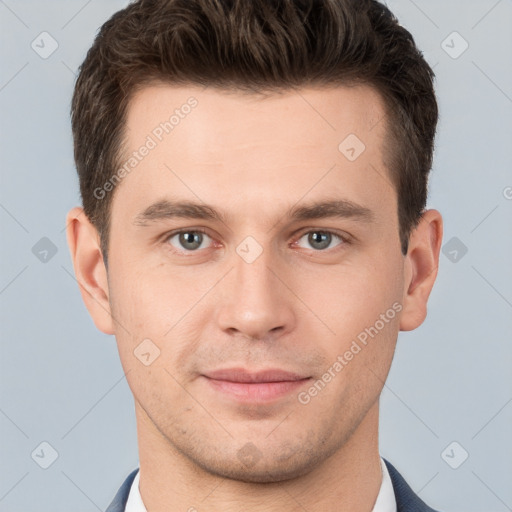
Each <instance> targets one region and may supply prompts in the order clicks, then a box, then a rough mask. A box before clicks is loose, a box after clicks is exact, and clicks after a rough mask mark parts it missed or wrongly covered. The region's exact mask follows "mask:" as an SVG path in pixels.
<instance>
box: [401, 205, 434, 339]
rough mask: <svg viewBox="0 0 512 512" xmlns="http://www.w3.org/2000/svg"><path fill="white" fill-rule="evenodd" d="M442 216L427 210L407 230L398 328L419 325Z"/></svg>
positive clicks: (430, 284) (431, 277)
mask: <svg viewBox="0 0 512 512" xmlns="http://www.w3.org/2000/svg"><path fill="white" fill-rule="evenodd" d="M442 238H443V219H442V217H441V214H440V213H439V212H438V211H437V210H427V211H425V212H424V213H423V215H422V218H421V220H420V222H419V224H418V226H417V227H416V229H415V230H414V231H413V232H412V233H411V236H410V239H409V250H408V252H407V255H406V256H405V262H404V272H405V279H404V295H403V306H404V309H403V312H402V316H401V318H400V330H401V331H411V330H413V329H416V328H417V327H419V326H420V325H421V324H422V323H423V322H424V320H425V318H426V316H427V302H428V297H429V295H430V292H431V291H432V288H433V286H434V282H435V280H436V277H437V269H438V266H439V252H440V249H441V242H442Z"/></svg>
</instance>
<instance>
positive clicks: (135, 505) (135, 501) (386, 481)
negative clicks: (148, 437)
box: [125, 457, 396, 512]
mask: <svg viewBox="0 0 512 512" xmlns="http://www.w3.org/2000/svg"><path fill="white" fill-rule="evenodd" d="M380 464H381V467H382V482H381V484H380V490H379V494H378V496H377V500H376V501H375V505H374V506H373V509H372V512H396V499H395V491H394V490H393V484H392V483H391V477H390V476H389V471H388V468H387V466H386V463H385V462H384V461H383V460H382V457H381V459H380ZM139 480H140V470H139V471H138V472H137V474H136V475H135V478H134V480H133V483H132V486H131V487H130V494H129V495H128V501H127V502H126V508H125V512H147V510H146V507H145V506H144V503H143V502H142V498H141V496H140V492H139Z"/></svg>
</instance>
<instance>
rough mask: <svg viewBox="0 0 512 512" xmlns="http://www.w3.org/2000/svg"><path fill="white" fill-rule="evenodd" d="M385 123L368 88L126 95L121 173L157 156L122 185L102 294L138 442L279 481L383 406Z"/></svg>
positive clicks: (387, 246)
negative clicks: (152, 439)
mask: <svg viewBox="0 0 512 512" xmlns="http://www.w3.org/2000/svg"><path fill="white" fill-rule="evenodd" d="M191 96H193V97H194V98H195V100H197V104H196V103H195V102H193V103H194V106H193V107H191V108H187V107H185V108H182V106H183V105H185V104H187V100H188V98H190V97H191ZM176 109H178V110H179V113H181V115H179V113H178V114H176V115H177V118H179V121H176V118H175V119H174V120H173V123H174V126H173V128H172V131H171V130H170V129H169V126H167V130H168V131H169V133H166V131H165V130H164V129H163V128H162V126H160V123H165V122H166V121H168V120H169V118H170V116H171V115H172V114H173V112H174V111H175V110H176ZM383 118H384V107H383V104H382V102H381V100H380V97H379V96H378V94H377V93H376V92H374V91H373V90H372V89H371V88H368V87H363V86H360V87H353V88H345V87H340V88H330V89H324V90H315V89H302V90H300V91H298V92H293V91H289V92H286V93H283V94H281V95H272V96H270V97H267V98H264V99H262V98H257V97H256V96H249V95H242V94H235V93H232V94H227V93H226V92H220V91H215V90H213V89H206V90H201V89H199V88H193V87H183V88H177V87H170V86H152V87H148V88H145V89H143V90H141V91H139V93H137V95H136V96H135V97H134V98H133V99H132V101H131V103H130V107H129V111H128V116H127V131H126V146H125V153H124V156H123V160H122V162H123V163H124V162H126V161H127V160H128V159H129V158H130V156H131V155H132V153H133V152H134V151H139V148H140V147H141V146H143V145H146V146H147V147H149V148H150V149H149V150H148V151H147V155H146V156H144V157H141V155H140V152H139V157H138V158H140V161H139V160H137V164H136V165H134V166H133V168H132V169H131V170H130V172H128V173H126V176H125V177H124V178H123V179H122V181H121V182H120V184H119V185H117V187H116V189H115V191H114V192H115V194H114V197H113V202H112V216H111V231H110V240H109V273H108V278H109V281H108V282H109V302H110V306H111V311H112V316H113V318H114V319H115V335H116V338H117V343H118V348H119V353H120V356H121V361H122V364H123V367H124V370H125V372H127V380H128V382H129V385H130V387H131V390H132V392H133V394H134V397H135V401H136V411H137V417H138V420H139V425H138V427H139V434H141V430H142V431H143V432H142V435H147V436H151V435H155V434H156V435H159V436H160V435H161V436H164V438H165V439H166V441H167V442H168V443H169V448H170V450H173V451H174V452H176V453H178V452H179V453H180V454H181V455H183V456H185V457H187V458H188V459H189V460H191V461H193V462H194V463H195V464H197V465H198V466H200V467H202V468H203V469H205V470H207V471H209V472H211V473H214V474H218V475H223V476H228V477H232V478H238V479H241V480H245V481H279V480H283V479H286V478H291V477H294V476H298V475H302V474H305V473H307V472H309V471H311V469H312V468H314V467H315V465H317V464H319V463H320V462H322V461H324V460H326V459H327V458H328V457H329V456H331V455H332V454H333V453H335V452H336V451H338V450H339V449H340V448H341V447H342V446H343V445H344V444H345V443H346V442H347V441H348V440H349V439H350V437H351V435H352V434H353V433H354V432H356V431H357V429H358V428H359V427H360V426H361V425H363V424H364V421H365V417H366V418H368V413H369V412H371V411H373V412H375V411H376V410H377V404H378V397H379V394H380V392H381V389H382V386H383V382H384V380H385V378H386V376H387V373H388V370H389V367H390V364H391V360H392V356H393V351H394V347H395V343H396V338H397V334H398V331H399V328H400V316H401V313H400V310H401V301H402V300H403V296H404V257H403V255H402V254H401V252H400V240H399V236H398V233H399V230H398V217H397V196H396V191H395V189H394V188H393V187H392V186H391V184H390V179H389V173H388V171H387V169H386V168H385V167H384V164H383V157H382V154H383V144H384V133H385V132H384V130H385V124H386V123H385V120H383V122H378V121H379V120H380V119H383ZM159 127H160V129H158V128H159ZM351 134H352V135H351ZM148 136H149V139H148ZM347 137H349V138H348V139H347ZM356 137H357V138H356ZM160 139H161V140H160ZM361 143H362V144H364V151H362V152H361V150H362V149H363V146H362V144H361ZM340 144H341V146H340ZM142 152H143V153H146V151H144V150H143V151H142ZM132 164H133V161H132ZM127 168H129V167H127ZM334 201H338V202H340V203H338V204H337V207H338V208H337V210H336V209H335V208H334V209H333V208H331V209H330V210H329V209H326V208H324V214H325V212H326V211H327V212H330V213H329V215H327V216H325V215H322V209H321V208H320V209H316V211H315V210H311V209H309V210H308V209H307V208H309V207H311V206H313V205H314V204H316V203H327V202H334ZM343 201H345V202H348V204H349V205H351V207H352V208H349V207H347V205H345V207H344V208H343V207H341V206H343V205H342V203H341V202H343ZM182 202H187V203H194V204H196V205H199V206H200V207H201V208H203V210H204V208H205V207H206V205H207V207H208V209H207V213H208V212H209V213H210V214H211V213H212V212H213V211H215V212H216V215H206V214H205V213H204V211H203V214H202V215H198V212H200V209H198V208H196V209H194V208H192V207H188V208H179V207H177V206H176V203H182ZM152 205H153V206H152ZM155 205H156V206H155ZM173 205H174V206H173ZM335 210H336V211H335ZM180 212H181V213H180ZM178 213H180V214H179V215H178ZM301 213H302V216H301V215H300V214H301ZM185 214H187V215H188V216H187V215H185ZM178 231H182V232H183V234H182V235H181V237H180V235H179V234H176V233H177V232H178ZM203 232H204V233H203ZM365 334H366V336H365ZM144 340H146V341H144ZM147 340H150V341H147ZM363 340H365V341H363ZM143 342H144V344H143V345H141V343H143ZM354 342H356V344H354ZM156 347H158V349H157V348H156ZM356 347H358V348H359V350H358V348H356ZM158 350H159V351H160V352H159V356H158V357H157V358H156V359H154V360H153V358H154V357H155V356H156V355H157V354H158ZM347 351H349V352H351V353H352V357H350V355H345V354H346V352H347ZM339 356H340V357H339ZM151 361H152V362H151ZM342 361H343V362H342ZM149 362H150V363H151V364H147V363H149ZM336 362H338V364H336ZM144 363H146V364H144ZM221 370H226V373H222V372H221ZM231 370H234V371H231ZM243 370H245V372H246V373H244V372H243ZM266 370H269V371H271V370H272V371H273V370H282V371H286V372H291V373H293V374H294V375H295V377H287V376H283V375H278V374H276V373H274V374H271V373H267V374H265V373H259V374H258V372H262V371H266ZM215 372H217V373H215ZM326 374H328V375H327V376H326ZM329 375H330V378H329ZM215 377H216V378H215ZM257 377H259V380H263V381H267V383H266V384H265V383H262V382H260V383H254V382H253V383H247V382H245V383H240V382H238V383H233V381H236V380H242V381H244V380H245V381H248V380H251V378H256V380H258V378H257ZM293 378H295V379H299V380H298V381H297V380H296V381H295V382H290V381H289V379H293ZM286 380H288V382H281V383H275V382H274V384H269V382H268V381H286ZM318 381H320V384H319V383H318ZM315 383H316V387H315ZM312 387H313V388H314V389H316V392H315V390H314V389H312ZM372 418H373V419H374V418H375V416H372Z"/></svg>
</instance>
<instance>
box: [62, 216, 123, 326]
mask: <svg viewBox="0 0 512 512" xmlns="http://www.w3.org/2000/svg"><path fill="white" fill-rule="evenodd" d="M66 226H67V227H66V237H67V241H68V246H69V250H70V253H71V260H72V261H73V267H74V270H75V276H76V280H77V282H78V285H79V288H80V293H81V294H82V299H83V301H84V303H85V306H86V307H87V310H88V311H89V314H90V315H91V317H92V319H93V321H94V324H95V325H96V327H97V328H98V329H99V330H100V331H102V332H104V333H105V334H114V332H115V331H114V323H113V321H112V316H111V311H110V303H109V289H108V280H107V271H106V269H105V264H104V262H103V257H102V253H101V249H100V241H99V235H98V231H97V230H96V228H95V227H94V226H93V225H92V224H91V222H90V221H89V219H88V218H87V215H85V212H84V210H83V208H79V207H75V208H73V209H71V210H70V211H69V212H68V214H67V217H66Z"/></svg>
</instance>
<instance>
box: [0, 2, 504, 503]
mask: <svg viewBox="0 0 512 512" xmlns="http://www.w3.org/2000/svg"><path fill="white" fill-rule="evenodd" d="M125 4H126V2H125V1H121V0H89V1H85V0H73V1H70V0H67V1H65V2H64V1H56V0H53V1H45V2H40V1H35V0H25V1H15V0H0V19H1V30H0V34H1V36H0V37H1V43H2V44H1V49H0V52H1V62H2V64H1V71H0V73H1V74H0V109H1V114H0V123H1V134H0V135H1V136H0V144H1V151H0V163H1V169H2V182H1V188H0V223H1V229H2V236H1V253H0V255H1V274H0V307H1V322H2V331H1V332H2V341H1V367H0V369H1V374H0V375H1V377H0V378H1V381H0V386H1V397H0V434H1V435H0V447H1V454H0V511H1V512H64V511H66V512H68V511H70V510H72V511H73V512H94V511H96V510H104V509H105V508H106V507H107V505H108V504H109V503H110V501H111V499H112V497H113V495H114V494H115V492H116V491H117V489H118V487H119V485H120V484H121V483H122V481H123V480H124V478H125V477H126V476H127V474H128V473H129V472H130V471H131V470H133V469H134V468H136V467H137V466H138V453H137V439H136V429H135V416H134V407H133V399H132V395H131V393H130V390H129V388H128V385H127V383H126V380H125V378H124V375H123V371H122V368H121V365H120V362H119V359H118V354H117V348H116V345H115V339H114V338H113V337H110V336H106V335H104V334H102V333H100V332H98V331H97V330H96V328H95V327H94V325H93V323H92V321H91V319H90V317H89V316H88V313H87V311H86V309H85V307H84V305H83V303H82V300H81V297H80V294H79V290H78V286H77V283H76V281H75V279H74V277H73V269H72V265H71V259H70V256H69V251H68V248H67V245H66V238H65V231H64V228H65V215H66V212H67V211H68V210H69V209H70V208H71V207H73V206H75V205H77V204H79V195H78V180H77V176H76V172H75V168H74V163H73V158H72V138H71V130H70V122H69V104H70V98H71V94H72V88H73V84H74V80H75V73H76V71H77V68H78V66H79V65H80V63H81V62H82V60H83V58H84V56H85V53H86V51H87V49H88V48H89V46H90V44H91V43H92V40H93V38H94V36H95V34H96V32H97V30H98V28H99V27H100V26H101V25H102V24H103V23H104V22H105V21H106V20H107V19H108V18H109V17H110V16H111V15H112V14H113V13H114V12H115V11H117V10H118V9H120V8H121V7H123V6H124V5H125ZM389 5H390V8H391V9H392V10H393V11H394V12H395V13H396V14H397V16H398V18H399V20H400V22H401V23H402V24H403V25H404V26H405V27H406V28H408V30H410V31H411V32H412V34H413V35H414V37H415V39H416V41H417V43H418V45H419V47H420V49H421V50H422V51H423V52H424V54H425V57H426V59H427V60H428V62H429V63H430V64H431V65H432V66H433V67H434V71H435V73H436V76H437V79H436V89H437V93H438V97H439V104H440V124H439V130H438V137H437V142H436V153H435V163H434V168H433V171H432V177H431V181H430V192H429V204H428V205H429V207H433V208H437V209H439V210H440V211H441V212H442V214H443V216H444V222H445V235H444V240H443V253H442V255H441V262H440V268H439V276H438V280H437V283H436V285H435V287H434V290H433V292H432V295H431V298H430V304H429V313H428V318H427V320H426V321H425V323H424V324H423V325H422V326H421V327H420V328H419V329H417V330H416V331H413V332H408V333H400V335H399V341H398V346H397V352H396V355H395V358H394V361H393V365H392V369H391V373H390V375H389V379H388V381H387V383H386V386H385V388H384V391H383V394H382V399H381V426H380V447H381V454H382V455H383V456H384V457H386V458H387V459H388V460H390V461H391V462H392V463H393V464H394V465H395V466H396V467H397V468H398V469H399V471H401V472H402V474H403V475H404V476H405V478H406V480H407V481H408V483H409V484H410V485H411V487H412V488H413V490H415V491H416V492H418V493H419V495H420V496H421V497H422V498H423V499H424V500H425V501H426V502H427V503H428V504H430V505H431V506H433V507H435V508H439V509H441V510H443V511H445V512H505V511H507V510H512V485H510V483H511V482H512V437H511V430H512V429H511V425H512V372H511V369H512V347H511V338H512V337H511V333H512V315H511V313H512V265H511V262H512V258H511V256H512V229H511V228H512V173H511V169H512V148H511V146H512V65H511V63H512V23H511V21H512V3H511V2H510V0H500V1H496V0H478V1H477V0H471V1H469V0H450V1H449V2H447V1H445V0H428V1H427V0H415V1H412V0H393V1H390V2H389ZM43 32H46V34H42V33H43ZM41 34H42V35H41ZM41 40H43V43H41ZM49 53H51V54H49ZM48 54H49V55H48ZM41 443H46V444H41ZM43 454H44V456H43ZM55 457H56V459H55ZM53 459H55V460H53ZM51 462H53V463H52V464H51V465H50V466H49V467H48V468H46V469H44V468H43V467H41V465H43V466H44V465H45V464H49V463H51ZM311 512H313V511H311Z"/></svg>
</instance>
